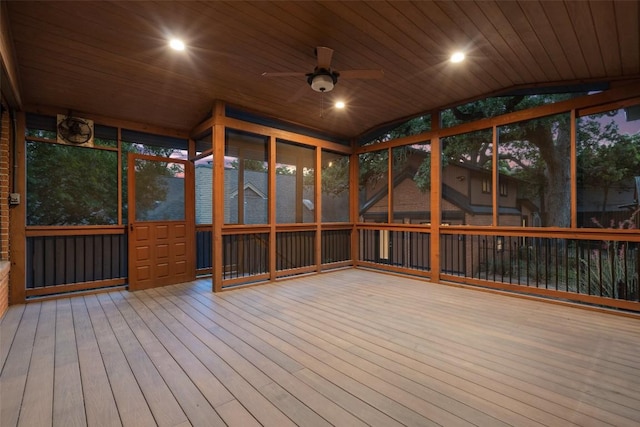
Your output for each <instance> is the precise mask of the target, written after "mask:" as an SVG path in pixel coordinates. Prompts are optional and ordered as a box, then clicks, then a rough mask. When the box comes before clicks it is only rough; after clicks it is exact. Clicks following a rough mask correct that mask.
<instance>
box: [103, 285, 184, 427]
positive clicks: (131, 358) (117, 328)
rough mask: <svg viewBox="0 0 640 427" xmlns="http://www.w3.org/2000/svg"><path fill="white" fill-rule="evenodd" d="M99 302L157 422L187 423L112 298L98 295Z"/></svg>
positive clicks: (169, 424) (171, 394)
mask: <svg viewBox="0 0 640 427" xmlns="http://www.w3.org/2000/svg"><path fill="white" fill-rule="evenodd" d="M98 300H99V301H100V305H101V306H102V309H103V310H104V312H105V314H106V317H107V319H108V320H109V323H110V324H111V328H112V329H113V332H114V334H115V336H116V338H117V340H118V342H119V344H120V347H121V348H122V350H123V352H124V354H125V357H126V358H127V362H128V363H129V366H131V370H132V371H133V373H134V375H135V377H136V381H137V382H138V385H139V386H140V389H141V390H142V393H143V394H144V397H145V400H146V402H147V404H148V405H149V408H150V409H151V412H152V413H153V417H154V419H155V422H156V423H157V424H158V425H160V426H168V427H172V426H175V425H178V424H180V423H184V422H186V421H188V418H187V416H186V415H185V413H184V411H183V410H182V408H181V407H180V404H179V403H178V402H177V401H176V398H175V396H174V395H173V393H172V392H171V390H170V389H169V387H168V386H167V384H166V383H165V382H164V380H163V378H162V376H161V375H160V373H159V372H158V371H157V369H156V368H155V366H154V365H153V362H152V361H151V360H150V359H149V356H148V355H147V353H146V352H145V350H144V347H143V346H142V345H141V344H140V342H138V340H137V338H136V337H135V335H134V333H133V332H132V331H131V329H130V328H129V325H128V324H127V322H126V321H125V320H124V318H123V317H122V315H121V314H120V312H119V311H118V309H117V308H116V307H115V304H113V301H111V297H109V295H107V294H101V295H98Z"/></svg>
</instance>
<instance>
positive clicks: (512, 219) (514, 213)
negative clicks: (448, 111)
mask: <svg viewBox="0 0 640 427" xmlns="http://www.w3.org/2000/svg"><path fill="white" fill-rule="evenodd" d="M422 159H423V156H416V155H412V156H411V159H410V161H409V162H408V164H407V165H406V166H405V167H404V169H402V170H401V171H398V172H396V173H395V174H394V178H393V189H394V191H393V192H392V193H393V194H392V195H393V214H394V215H393V216H394V217H393V221H392V222H396V223H398V222H404V223H414V224H419V223H429V222H431V200H430V194H429V192H428V191H425V192H423V191H421V190H420V189H419V188H418V186H417V185H416V183H415V182H414V181H413V178H414V176H415V174H416V171H417V170H418V168H419V166H420V163H421V162H422ZM382 181H383V182H381V181H379V182H377V183H375V184H374V185H372V186H371V187H370V188H364V189H362V190H361V192H360V195H361V200H360V216H361V219H362V220H364V221H372V222H373V221H383V222H386V215H387V210H388V204H389V201H388V198H387V193H388V192H387V185H386V183H387V182H386V180H382ZM442 181H443V184H442V216H441V220H442V222H443V223H444V224H450V225H463V224H464V225H491V221H492V212H493V207H492V181H491V171H490V170H486V169H482V168H478V167H472V166H467V165H464V164H449V165H447V166H446V167H444V168H443V172H442ZM518 186H519V181H518V180H517V179H515V178H512V177H509V176H506V175H503V174H500V176H499V183H498V192H499V195H498V204H499V210H498V212H499V218H500V225H506V226H522V225H525V226H529V225H536V221H535V217H536V214H537V212H538V208H537V206H536V205H535V204H534V203H533V202H531V201H530V200H528V199H521V198H518Z"/></svg>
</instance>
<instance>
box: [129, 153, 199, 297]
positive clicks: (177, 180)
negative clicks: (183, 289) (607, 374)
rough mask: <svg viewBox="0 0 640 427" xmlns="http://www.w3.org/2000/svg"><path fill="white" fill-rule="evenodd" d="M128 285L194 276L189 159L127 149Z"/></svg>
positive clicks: (168, 282)
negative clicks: (145, 153)
mask: <svg viewBox="0 0 640 427" xmlns="http://www.w3.org/2000/svg"><path fill="white" fill-rule="evenodd" d="M127 177H128V181H129V182H128V185H127V188H128V197H127V199H128V214H127V218H128V222H129V290H132V291H135V290H139V289H147V288H152V287H157V286H165V285H171V284H175V283H182V282H188V281H191V280H194V279H195V215H194V212H193V210H194V202H193V185H188V183H189V182H191V183H193V179H190V178H192V165H191V164H190V163H189V162H188V161H185V160H178V159H167V158H164V157H154V156H147V155H141V154H133V153H130V154H129V155H128V174H127Z"/></svg>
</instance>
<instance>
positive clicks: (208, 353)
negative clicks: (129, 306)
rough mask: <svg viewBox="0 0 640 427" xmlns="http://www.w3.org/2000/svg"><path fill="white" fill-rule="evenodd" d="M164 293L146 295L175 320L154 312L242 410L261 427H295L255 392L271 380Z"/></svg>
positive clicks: (154, 292) (188, 307)
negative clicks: (223, 386)
mask: <svg viewBox="0 0 640 427" xmlns="http://www.w3.org/2000/svg"><path fill="white" fill-rule="evenodd" d="M164 292H166V291H165V290H154V291H147V293H148V294H150V295H154V296H155V299H156V301H157V302H158V304H159V306H161V307H162V308H163V309H164V310H166V313H168V314H169V315H170V316H172V317H173V319H174V320H172V319H171V318H169V317H168V316H167V314H163V313H162V312H160V311H156V312H157V313H158V314H159V316H160V317H161V319H162V320H163V322H164V323H165V325H167V327H168V328H169V329H170V330H171V331H172V332H173V333H174V335H175V336H176V337H178V338H179V339H180V341H181V342H183V343H184V344H185V345H187V346H188V347H189V348H190V349H191V350H192V351H193V352H194V354H195V355H196V356H197V357H198V359H199V360H200V361H201V362H202V363H203V364H205V366H207V368H208V369H209V370H210V371H211V372H212V373H213V374H214V375H215V376H216V377H217V378H218V379H219V380H220V381H221V382H222V384H224V385H225V387H226V388H227V389H228V390H229V391H230V392H231V393H232V394H233V396H234V397H235V398H236V399H237V400H238V401H239V402H240V403H241V404H242V406H243V407H245V408H246V409H247V410H248V411H249V412H250V413H251V414H252V415H253V416H254V417H255V418H256V419H257V420H258V421H259V422H260V423H261V424H262V425H264V426H274V427H278V426H283V427H286V426H294V425H295V424H294V423H293V422H292V421H291V420H290V419H289V418H288V417H286V416H285V415H284V414H283V413H282V412H281V411H279V410H278V409H277V408H276V407H275V406H274V405H273V404H272V403H271V402H269V400H267V399H266V398H265V397H264V396H263V395H262V394H260V392H259V391H258V388H260V387H263V386H265V385H267V384H269V383H271V380H270V379H269V378H268V377H267V376H266V375H264V374H263V373H262V372H260V371H259V370H257V369H256V368H255V367H253V366H252V365H250V364H248V362H246V360H244V359H243V358H242V357H239V355H238V354H237V353H236V352H235V351H233V349H231V348H230V347H229V346H227V345H226V344H225V343H224V342H222V341H220V340H219V339H218V338H217V337H215V336H214V335H213V334H211V333H210V332H209V331H208V330H207V328H206V327H205V326H203V324H201V323H200V322H205V323H204V325H207V323H206V322H207V320H208V319H206V318H202V317H201V316H197V314H196V313H195V312H194V310H193V308H192V307H190V306H189V305H188V304H186V303H184V302H183V301H181V300H180V299H179V298H169V297H164V296H162V295H163V294H164ZM192 316H194V317H192ZM218 353H219V354H220V355H218Z"/></svg>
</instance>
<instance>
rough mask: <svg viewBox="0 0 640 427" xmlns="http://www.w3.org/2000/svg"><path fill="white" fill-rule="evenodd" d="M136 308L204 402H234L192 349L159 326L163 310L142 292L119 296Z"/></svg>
mask: <svg viewBox="0 0 640 427" xmlns="http://www.w3.org/2000/svg"><path fill="white" fill-rule="evenodd" d="M120 295H121V296H122V297H123V298H125V299H126V300H127V302H128V303H129V304H131V307H132V308H133V309H135V311H136V312H137V313H138V315H139V316H140V317H141V319H142V320H143V321H144V322H145V323H146V324H147V326H148V327H149V329H150V330H151V331H152V332H153V333H154V335H155V336H156V337H157V338H158V340H160V342H162V344H163V345H164V347H165V348H166V349H167V351H168V352H169V353H170V355H171V357H173V359H174V360H175V361H176V362H177V363H178V364H179V366H180V367H181V369H184V370H185V373H186V374H187V375H188V376H189V378H190V379H191V381H193V384H194V385H195V386H196V387H197V388H198V389H199V390H200V392H201V393H202V394H203V396H205V397H206V399H207V402H208V403H209V404H210V405H211V406H212V407H213V408H217V407H218V406H221V405H223V404H225V403H227V402H230V401H232V400H234V397H233V395H232V394H231V393H230V392H229V391H228V390H227V389H226V388H225V386H224V385H223V384H222V383H221V382H220V381H219V380H218V379H217V378H216V377H215V375H213V374H212V373H211V371H209V370H208V369H207V367H206V366H205V365H204V364H203V363H202V362H201V361H200V360H198V358H197V357H196V356H195V355H194V354H193V352H192V350H190V349H189V347H187V346H186V345H184V344H182V343H181V342H180V340H179V339H178V337H176V336H175V335H174V334H173V333H171V331H170V330H169V329H168V328H167V327H166V326H165V324H164V323H162V320H161V313H160V311H161V310H162V309H161V308H160V307H159V306H158V305H157V304H155V302H154V301H153V299H152V298H150V297H147V296H146V295H144V294H141V293H133V294H122V293H121V294H120Z"/></svg>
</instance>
